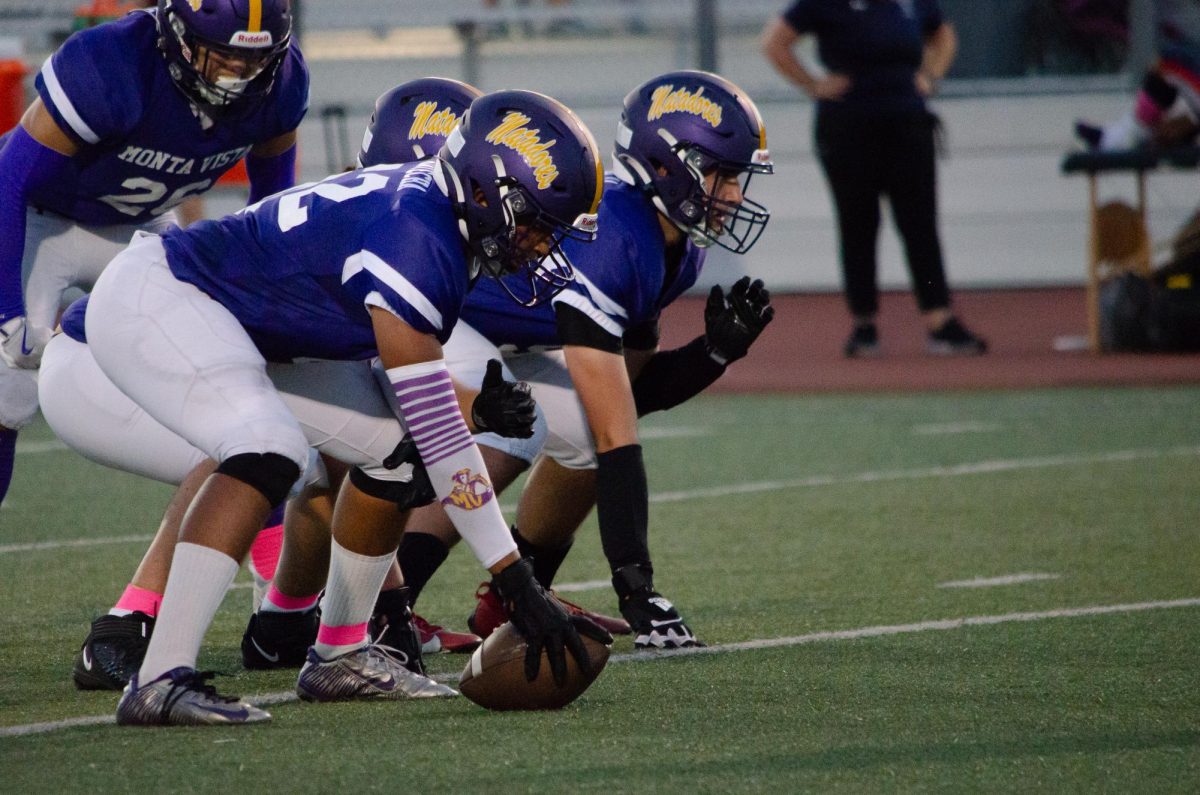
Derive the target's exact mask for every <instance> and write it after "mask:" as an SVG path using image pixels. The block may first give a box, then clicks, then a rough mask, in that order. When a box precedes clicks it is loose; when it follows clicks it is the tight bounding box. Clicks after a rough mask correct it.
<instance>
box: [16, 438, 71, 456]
mask: <svg viewBox="0 0 1200 795" xmlns="http://www.w3.org/2000/svg"><path fill="white" fill-rule="evenodd" d="M70 449H71V448H69V447H67V446H66V445H65V444H63V443H62V442H60V441H59V440H57V439H48V440H46V441H44V442H17V450H16V453H17V455H36V454H38V453H57V452H58V451H59V450H70Z"/></svg>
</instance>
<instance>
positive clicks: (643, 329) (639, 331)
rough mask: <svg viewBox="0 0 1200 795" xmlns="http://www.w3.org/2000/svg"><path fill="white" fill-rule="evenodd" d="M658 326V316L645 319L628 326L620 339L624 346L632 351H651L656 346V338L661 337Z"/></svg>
mask: <svg viewBox="0 0 1200 795" xmlns="http://www.w3.org/2000/svg"><path fill="white" fill-rule="evenodd" d="M661 336H662V335H661V333H660V331H659V328H658V318H654V319H653V320H647V321H644V322H642V323H638V324H637V325H636V326H630V327H629V328H627V329H626V330H625V336H624V337H622V338H621V341H622V342H623V343H624V344H625V347H626V348H629V349H630V350H634V351H652V350H654V349H655V348H657V347H658V340H659V338H660V337H661Z"/></svg>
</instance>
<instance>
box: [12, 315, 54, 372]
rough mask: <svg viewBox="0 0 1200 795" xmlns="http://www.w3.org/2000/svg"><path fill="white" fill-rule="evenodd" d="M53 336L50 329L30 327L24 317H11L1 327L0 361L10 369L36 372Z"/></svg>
mask: <svg viewBox="0 0 1200 795" xmlns="http://www.w3.org/2000/svg"><path fill="white" fill-rule="evenodd" d="M52 336H54V333H53V332H52V331H51V330H50V329H44V328H37V327H36V326H30V325H29V324H28V323H26V321H25V316H24V315H17V316H16V317H11V318H9V319H8V320H6V321H5V322H4V323H3V325H0V359H3V360H4V363H5V364H7V365H8V366H9V367H21V368H23V369H27V370H35V369H37V366H38V365H39V364H41V363H42V351H44V350H45V349H46V343H48V342H49V341H50V338H51V337H52Z"/></svg>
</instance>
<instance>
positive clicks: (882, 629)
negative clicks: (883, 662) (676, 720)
mask: <svg viewBox="0 0 1200 795" xmlns="http://www.w3.org/2000/svg"><path fill="white" fill-rule="evenodd" d="M1177 607H1200V597H1196V598H1190V599H1173V600H1169V601H1159V602H1133V603H1131V604H1121V605H1094V606H1091V607H1064V608H1059V609H1057V610H1042V611H1038V612H1025V613H1003V614H1000V615H995V616H969V617H967V618H947V619H943V620H940V621H920V622H917V623H915V624H893V625H890V626H877V627H861V628H859V629H843V630H835V631H832V632H813V633H810V634H808V635H794V636H792V637H787V638H764V639H762V640H748V641H743V642H741V643H722V644H717V645H715V646H704V647H702V648H695V649H672V650H670V651H643V652H634V653H632V654H614V655H612V656H611V657H609V658H608V661H609V662H611V663H627V662H647V661H650V660H661V659H664V658H667V657H691V656H695V655H699V654H725V653H728V652H736V651H753V650H755V649H776V648H784V647H789V646H803V645H806V644H809V643H823V642H826V641H836V640H858V639H860V638H879V637H884V636H887V635H911V634H914V633H917V632H931V631H946V630H952V629H962V628H964V627H981V626H993V625H996V624H1011V623H1019V622H1030V621H1045V620H1047V619H1051V618H1079V617H1084V616H1101V615H1110V614H1114V613H1139V612H1144V611H1147V610H1165V609H1170V608H1177ZM434 678H435V679H438V680H440V681H443V682H453V681H456V680H457V679H458V676H457V675H456V674H440V675H438V676H436V677H434ZM247 700H248V701H250V702H252V703H254V704H258V705H264V704H283V703H287V702H291V701H295V700H297V697H296V694H295V693H293V692H290V691H279V692H275V693H264V694H262V695H259V696H251V697H248V698H247ZM114 722H115V718H114V717H113V716H112V715H92V716H88V717H81V718H66V719H64V720H56V721H45V722H43V723H27V724H24V725H21V726H2V727H0V737H18V736H21V735H26V734H45V733H47V732H53V731H58V730H60V729H70V728H73V727H76V726H96V725H102V724H109V723H114Z"/></svg>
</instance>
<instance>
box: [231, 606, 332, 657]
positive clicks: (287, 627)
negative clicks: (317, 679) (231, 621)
mask: <svg viewBox="0 0 1200 795" xmlns="http://www.w3.org/2000/svg"><path fill="white" fill-rule="evenodd" d="M320 623H321V616H320V613H319V610H318V607H317V605H313V606H312V607H311V608H309V609H308V610H303V611H300V612H297V613H275V612H265V611H259V612H257V613H255V614H253V615H252V616H250V623H249V624H247V625H246V631H245V633H244V634H243V635H242V665H244V666H246V667H247V668H249V669H250V670H255V671H265V670H270V669H272V668H299V667H300V666H301V665H304V661H305V659H306V658H307V657H308V647H309V646H311V645H313V644H314V643H316V642H317V628H318V626H319V625H320Z"/></svg>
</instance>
